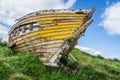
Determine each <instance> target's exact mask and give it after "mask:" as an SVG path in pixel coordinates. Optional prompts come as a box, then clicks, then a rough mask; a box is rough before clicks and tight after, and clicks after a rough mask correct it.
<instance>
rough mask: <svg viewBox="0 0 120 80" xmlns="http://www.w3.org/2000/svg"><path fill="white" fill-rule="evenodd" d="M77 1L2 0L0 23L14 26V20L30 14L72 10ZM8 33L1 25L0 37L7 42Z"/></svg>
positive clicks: (0, 3) (0, 0) (0, 4)
mask: <svg viewBox="0 0 120 80" xmlns="http://www.w3.org/2000/svg"><path fill="white" fill-rule="evenodd" d="M75 2H76V0H67V2H65V1H64V0H0V22H2V23H4V24H7V25H10V26H12V25H13V24H14V20H15V19H17V18H20V17H21V16H24V15H26V14H28V13H31V12H34V11H39V10H43V9H63V8H64V9H65V8H71V7H72V6H73V5H74V3H75ZM6 31H8V30H7V28H5V27H4V26H3V25H0V35H1V36H3V38H5V40H6V37H4V36H6Z"/></svg>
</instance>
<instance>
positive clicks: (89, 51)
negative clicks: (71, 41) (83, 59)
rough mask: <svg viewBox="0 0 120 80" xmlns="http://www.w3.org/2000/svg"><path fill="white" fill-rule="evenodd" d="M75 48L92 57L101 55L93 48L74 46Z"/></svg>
mask: <svg viewBox="0 0 120 80" xmlns="http://www.w3.org/2000/svg"><path fill="white" fill-rule="evenodd" d="M75 47H76V48H78V49H79V50H81V51H84V52H87V53H90V54H92V55H101V54H102V53H101V52H100V51H98V50H96V49H93V48H89V47H84V46H75Z"/></svg>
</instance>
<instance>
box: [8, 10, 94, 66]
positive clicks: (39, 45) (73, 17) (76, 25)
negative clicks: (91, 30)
mask: <svg viewBox="0 0 120 80" xmlns="http://www.w3.org/2000/svg"><path fill="white" fill-rule="evenodd" d="M93 11H94V8H93V9H91V10H89V11H88V12H87V13H85V12H82V13H73V12H72V13H69V12H67V13H62V12H60V13H54V14H52V13H47V14H45V13H43V14H41V15H34V16H29V17H27V18H22V19H20V20H18V22H17V23H16V24H15V25H14V27H13V28H12V29H11V31H10V32H9V44H10V47H11V48H12V49H13V50H14V51H20V52H22V51H27V52H31V53H33V54H36V55H38V56H39V57H40V59H41V60H42V61H43V62H44V64H46V65H47V64H50V63H55V62H56V59H58V60H59V59H60V57H61V56H66V55H68V53H69V52H70V51H71V50H72V49H73V48H74V46H75V45H76V44H77V40H78V38H79V37H80V36H81V35H83V33H84V32H85V30H86V28H87V26H88V25H89V24H90V23H91V22H92V19H91V14H92V13H93ZM43 12H44V11H43ZM56 55H57V57H55V56H56Z"/></svg>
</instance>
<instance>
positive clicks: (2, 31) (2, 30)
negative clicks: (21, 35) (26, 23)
mask: <svg viewBox="0 0 120 80" xmlns="http://www.w3.org/2000/svg"><path fill="white" fill-rule="evenodd" d="M0 37H1V38H2V39H3V40H6V41H7V39H8V29H7V28H6V27H5V26H3V25H1V24H0Z"/></svg>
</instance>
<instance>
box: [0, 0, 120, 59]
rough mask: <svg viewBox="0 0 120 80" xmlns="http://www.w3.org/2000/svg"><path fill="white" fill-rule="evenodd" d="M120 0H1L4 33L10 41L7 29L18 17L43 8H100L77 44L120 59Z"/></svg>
mask: <svg viewBox="0 0 120 80" xmlns="http://www.w3.org/2000/svg"><path fill="white" fill-rule="evenodd" d="M119 5H120V0H45V1H44V0H31V1H29V0H13V2H12V1H10V0H0V10H1V11H0V36H1V37H3V38H4V40H7V38H8V36H7V32H8V31H9V30H10V28H11V26H12V25H13V24H14V20H15V19H17V18H19V17H21V16H23V15H25V14H28V13H30V12H34V11H38V10H41V9H54V8H58V9H63V8H85V9H90V8H92V7H96V11H95V13H94V14H93V17H92V18H93V20H94V22H93V23H92V24H91V25H90V26H89V27H88V28H87V30H86V32H85V37H81V38H80V39H79V41H78V44H77V47H78V48H80V49H81V50H83V51H86V52H89V53H91V54H93V55H97V54H100V55H102V56H104V57H107V58H113V57H117V58H119V59H120V42H119V41H120V16H119V14H120V11H119V9H120V6H119Z"/></svg>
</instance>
